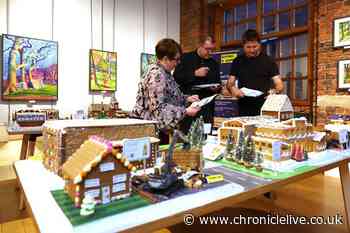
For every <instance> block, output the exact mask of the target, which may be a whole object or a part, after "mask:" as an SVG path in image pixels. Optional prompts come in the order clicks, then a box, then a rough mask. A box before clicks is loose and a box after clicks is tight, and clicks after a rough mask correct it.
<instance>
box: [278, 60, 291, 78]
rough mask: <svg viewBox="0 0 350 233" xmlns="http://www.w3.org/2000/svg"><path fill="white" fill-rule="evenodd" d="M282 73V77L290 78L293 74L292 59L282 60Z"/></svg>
mask: <svg viewBox="0 0 350 233" xmlns="http://www.w3.org/2000/svg"><path fill="white" fill-rule="evenodd" d="M279 69H280V75H281V77H282V78H290V77H291V76H292V61H291V60H283V61H280V67H279Z"/></svg>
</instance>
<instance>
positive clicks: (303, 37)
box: [263, 33, 309, 102]
mask: <svg viewBox="0 0 350 233" xmlns="http://www.w3.org/2000/svg"><path fill="white" fill-rule="evenodd" d="M307 37H308V36H307V33H303V34H299V35H296V36H291V37H286V38H281V39H273V40H269V41H267V42H264V43H263V45H264V47H265V48H266V53H267V54H268V55H269V56H272V57H274V58H275V61H276V63H277V64H278V66H279V71H280V75H281V78H282V80H283V82H284V94H286V95H288V96H289V98H291V99H292V100H293V101H294V102H300V101H306V100H308V94H309V93H308V83H309V82H308V56H307V52H308V51H307V47H308V46H307Z"/></svg>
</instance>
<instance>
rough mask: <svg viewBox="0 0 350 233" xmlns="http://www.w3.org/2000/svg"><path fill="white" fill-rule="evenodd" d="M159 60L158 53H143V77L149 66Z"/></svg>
mask: <svg viewBox="0 0 350 233" xmlns="http://www.w3.org/2000/svg"><path fill="white" fill-rule="evenodd" d="M156 62H157V57H156V55H153V54H148V53H141V78H142V77H143V76H144V75H145V74H146V72H147V70H148V67H149V66H150V65H152V64H155V63H156Z"/></svg>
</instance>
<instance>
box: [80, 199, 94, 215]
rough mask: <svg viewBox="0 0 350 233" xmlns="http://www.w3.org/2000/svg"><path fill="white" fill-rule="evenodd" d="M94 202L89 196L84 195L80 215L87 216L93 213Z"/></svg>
mask: <svg viewBox="0 0 350 233" xmlns="http://www.w3.org/2000/svg"><path fill="white" fill-rule="evenodd" d="M95 206H96V201H95V199H94V198H93V197H91V196H90V195H86V196H85V197H84V199H83V203H82V204H81V209H80V215H81V216H89V215H92V214H93V213H95Z"/></svg>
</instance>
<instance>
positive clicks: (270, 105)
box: [261, 95, 293, 112]
mask: <svg viewBox="0 0 350 233" xmlns="http://www.w3.org/2000/svg"><path fill="white" fill-rule="evenodd" d="M261 111H272V112H293V106H292V103H291V102H290V100H289V97H288V96H287V95H269V96H268V97H267V99H266V100H265V103H264V105H263V106H262V108H261Z"/></svg>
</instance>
